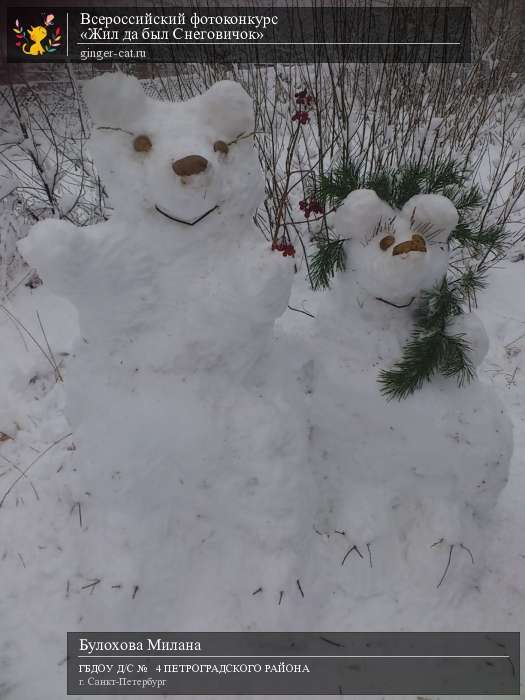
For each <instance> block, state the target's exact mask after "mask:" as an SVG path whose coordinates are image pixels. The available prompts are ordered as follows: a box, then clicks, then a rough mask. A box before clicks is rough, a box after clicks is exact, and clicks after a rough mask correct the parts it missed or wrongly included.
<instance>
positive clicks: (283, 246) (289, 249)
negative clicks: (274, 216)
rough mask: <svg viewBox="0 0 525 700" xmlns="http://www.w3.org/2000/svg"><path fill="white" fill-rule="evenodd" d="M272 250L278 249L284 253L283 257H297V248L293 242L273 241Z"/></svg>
mask: <svg viewBox="0 0 525 700" xmlns="http://www.w3.org/2000/svg"><path fill="white" fill-rule="evenodd" d="M272 250H278V251H279V252H280V253H282V254H283V257H285V258H287V257H288V256H289V257H291V258H295V248H294V247H293V245H292V244H291V243H285V242H284V241H281V242H280V243H278V242H277V241H273V243H272Z"/></svg>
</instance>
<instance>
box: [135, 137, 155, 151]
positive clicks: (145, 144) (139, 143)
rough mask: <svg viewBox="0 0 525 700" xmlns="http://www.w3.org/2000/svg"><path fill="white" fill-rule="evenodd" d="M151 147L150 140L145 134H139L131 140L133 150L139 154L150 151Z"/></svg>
mask: <svg viewBox="0 0 525 700" xmlns="http://www.w3.org/2000/svg"><path fill="white" fill-rule="evenodd" d="M152 146H153V144H152V143H151V139H150V137H149V136H146V134H140V136H137V137H135V138H134V139H133V148H134V149H135V150H136V151H138V152H139V153H147V152H148V151H151V148H152Z"/></svg>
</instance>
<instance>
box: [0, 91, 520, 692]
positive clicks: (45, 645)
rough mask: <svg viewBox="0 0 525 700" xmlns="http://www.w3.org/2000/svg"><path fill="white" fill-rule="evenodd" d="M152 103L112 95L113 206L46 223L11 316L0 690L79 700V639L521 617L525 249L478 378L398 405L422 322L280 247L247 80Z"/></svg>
mask: <svg viewBox="0 0 525 700" xmlns="http://www.w3.org/2000/svg"><path fill="white" fill-rule="evenodd" d="M92 85H93V84H92ZM138 89H139V90H140V86H138ZM119 91H120V92H119ZM108 94H111V95H112V99H113V102H109V101H108V100H107V99H104V95H108ZM142 99H143V97H142V95H141V93H140V92H137V85H136V84H134V83H127V84H126V85H124V83H123V81H122V80H120V81H119V83H110V82H108V83H105V82H104V81H102V82H100V80H99V82H98V83H96V86H95V87H91V95H89V100H88V102H89V103H90V105H89V106H90V108H91V111H92V115H93V117H94V119H95V122H96V123H97V124H98V125H99V126H105V127H111V128H106V129H102V130H99V131H95V132H94V133H95V137H94V139H93V141H92V143H91V149H92V152H93V155H94V157H95V160H96V162H97V166H98V167H99V168H100V171H101V174H102V177H103V178H104V180H105V183H106V184H107V186H108V188H109V190H110V192H109V194H110V197H111V201H112V204H113V207H114V212H113V214H112V217H111V218H110V220H109V221H107V222H103V223H100V224H96V225H94V226H92V227H87V228H82V229H80V228H78V227H75V226H74V225H73V224H70V223H67V222H59V223H58V222H56V221H53V220H49V219H48V220H46V221H45V222H43V223H40V224H38V225H37V226H36V227H35V228H34V229H33V230H32V231H31V232H30V235H29V237H28V238H27V239H25V240H24V241H23V242H22V243H21V244H20V248H21V250H22V252H23V254H24V256H26V257H27V259H28V261H29V262H30V263H31V264H32V265H35V266H36V267H37V269H38V272H39V274H40V275H41V276H42V278H43V280H44V284H43V285H42V286H39V287H37V288H36V289H30V288H28V287H26V286H25V285H23V284H21V285H20V286H19V287H18V288H17V289H16V290H15V291H14V292H13V293H12V294H10V295H9V296H8V297H7V298H6V299H5V300H4V301H3V302H2V307H1V311H2V313H1V314H0V337H1V340H2V355H1V372H0V387H1V392H2V393H1V395H2V397H3V401H2V405H1V406H0V431H1V432H2V436H3V440H2V442H1V443H0V462H1V464H0V467H1V469H0V538H1V539H0V544H1V546H0V572H1V573H2V595H1V596H0V621H1V626H0V698H4V697H5V698H6V699H7V700H11V699H13V700H25V699H26V698H32V697H35V698H42V700H59V699H60V698H65V697H66V692H65V655H66V652H65V640H66V632H67V631H73V630H79V631H80V630H85V631H104V630H107V631H111V630H115V631H117V630H122V631H126V630H133V631H137V630H166V631H170V630H177V629H179V630H180V629H185V630H228V631H230V630H231V631H233V630H251V631H254V630H280V631H285V630H305V631H315V630H324V631H345V630H356V631H365V630H367V631H382V630H402V631H408V630H418V631H427V630H436V631H437V630H449V631H478V630H479V631H481V630H490V629H492V630H498V631H506V630H512V631H520V630H524V629H525V544H524V543H523V535H522V533H523V532H525V513H524V508H523V502H524V498H525V473H524V469H523V462H524V455H525V425H524V422H525V416H524V415H523V409H522V406H523V405H524V402H525V383H524V381H523V372H524V371H525V359H524V358H525V316H524V314H523V308H522V302H521V299H522V289H523V279H524V270H525V261H523V260H521V261H517V262H510V261H509V262H508V263H506V264H505V265H502V266H501V268H499V269H497V270H494V271H493V272H492V274H491V280H490V282H491V283H490V285H489V288H488V290H487V291H486V292H484V293H483V294H482V296H481V299H480V309H479V315H480V316H481V318H482V320H483V322H484V324H485V327H486V329H487V332H488V335H489V338H490V349H489V352H488V355H487V357H486V358H485V360H484V362H483V364H482V365H481V367H480V368H479V370H478V374H479V377H480V382H475V383H473V385H472V386H470V387H467V388H465V389H463V390H462V389H458V388H457V387H455V385H454V383H453V382H452V381H448V382H446V381H444V380H439V381H436V382H435V383H434V384H433V385H432V386H429V387H425V388H424V390H423V391H422V392H421V393H419V394H418V395H416V396H414V397H412V398H411V399H409V400H408V401H407V402H405V403H401V404H395V403H390V404H387V403H386V402H385V400H384V399H383V398H382V397H381V396H380V394H379V390H378V387H377V384H376V375H377V371H378V369H379V368H380V367H384V366H385V365H388V363H389V362H391V361H392V360H393V359H395V358H396V357H397V356H398V354H399V348H400V345H401V344H402V342H403V340H404V339H405V338H406V336H407V334H408V332H409V328H410V325H409V316H408V312H407V311H405V310H395V309H393V308H392V307H390V306H387V305H384V304H382V303H381V302H377V301H375V300H374V299H372V298H367V297H366V295H363V294H362V290H358V289H357V288H356V287H355V286H354V282H353V278H352V277H351V271H348V272H347V273H346V275H345V277H344V278H343V279H342V280H341V282H340V283H339V284H338V285H336V288H335V289H334V290H333V291H330V292H324V293H313V292H312V291H311V290H309V289H308V287H307V285H306V283H305V282H304V280H303V279H302V275H301V274H298V275H295V276H294V274H293V266H292V263H291V261H290V260H287V259H285V258H284V257H282V256H281V255H280V254H279V253H278V252H276V251H273V252H272V251H271V250H270V245H269V244H268V243H267V242H266V241H265V240H264V239H263V238H262V236H261V235H260V233H259V232H258V231H257V230H256V229H255V227H254V226H253V224H252V221H251V213H252V211H253V208H254V207H255V206H256V205H257V204H258V202H259V201H260V196H261V184H260V177H259V175H258V166H257V161H256V158H255V157H254V154H253V152H252V150H251V144H250V142H249V140H248V139H241V140H240V141H237V142H235V141H236V138H237V137H238V136H239V135H240V134H242V133H249V132H250V130H251V129H253V124H252V122H251V111H250V107H249V103H248V104H247V103H246V101H245V98H244V95H243V94H242V92H239V91H237V90H236V88H235V87H232V86H231V85H229V86H228V85H225V86H224V85H223V86H222V88H219V89H218V90H216V91H215V92H212V93H211V94H209V95H207V96H203V97H202V98H198V99H197V100H195V101H194V102H192V103H191V104H183V105H162V106H161V105H156V104H153V103H150V102H148V103H144V109H143V110H138V109H136V104H137V101H141V100H142ZM115 105H116V106H117V107H118V109H116V108H115ZM132 106H133V107H134V109H131V107H132ZM143 134H146V135H147V136H148V138H149V139H150V141H151V144H152V148H151V152H150V151H147V152H144V151H142V152H136V151H134V149H133V141H134V138H136V136H137V135H143ZM218 140H221V141H227V142H235V143H232V145H230V148H229V152H228V154H227V155H226V156H224V154H223V153H222V152H221V151H220V150H215V149H214V144H215V143H216V142H217V141H218ZM194 152H198V153H199V154H200V155H201V156H202V157H204V158H206V160H207V161H208V163H207V167H206V169H205V171H203V172H202V173H200V174H197V175H194V176H190V177H191V178H198V179H197V180H195V179H192V180H190V181H189V182H187V183H185V184H184V185H181V183H180V182H179V180H177V179H176V177H175V175H174V174H173V172H172V171H171V167H166V164H167V163H171V161H172V160H175V159H180V158H182V157H184V156H186V155H188V154H189V153H194ZM170 178H171V179H170ZM159 197H160V198H161V200H162V201H160V200H159ZM155 205H157V208H155ZM215 205H218V210H214V211H212V212H211V213H210V214H209V216H206V217H205V218H204V219H203V220H202V222H201V223H199V224H197V225H196V226H194V227H188V226H185V225H184V224H181V223H177V222H176V221H173V220H172V219H169V218H168V217H166V213H167V214H168V215H169V216H172V217H173V216H175V217H177V218H179V217H182V218H185V219H188V218H196V217H197V216H199V215H200V214H201V213H205V212H207V211H208V210H210V209H212V208H214V207H215ZM158 209H161V210H162V211H163V212H164V214H163V213H162V211H159V210H158ZM181 212H183V214H181ZM292 285H293V287H292ZM290 290H291V298H290V297H289V295H290ZM288 305H289V306H290V307H292V308H289V309H287V306H288ZM293 309H303V310H306V311H308V312H309V313H311V314H312V315H313V316H314V317H315V318H312V317H311V316H310V315H307V314H304V313H299V312H297V311H294V310H293ZM37 314H38V315H37ZM274 324H275V325H274ZM37 343H38V344H37ZM57 379H58V380H59V381H57ZM61 379H63V381H60V380H61ZM508 418H510V421H511V422H512V424H513V436H511V434H510V429H509V425H510V423H509V421H508ZM509 460H510V464H509ZM507 472H508V474H507ZM507 475H508V483H506V485H505V480H506V478H507ZM491 479H492V481H491ZM486 481H488V482H489V483H488V484H487V483H485V482H486ZM500 491H501V492H500ZM480 494H482V495H480ZM461 504H463V505H464V506H465V507H464V508H463V509H461V508H459V506H460V505H461ZM474 516H475V517H474ZM440 540H441V542H440ZM439 542H440V544H437V543H439ZM432 544H436V546H435V547H432ZM354 545H355V547H356V549H354V550H353V551H351V552H350V555H349V556H348V557H347V556H346V555H347V554H348V552H349V551H350V550H351V549H352V547H354ZM452 545H453V546H454V549H453V556H452V558H451V564H450V567H449V568H448V570H447V568H446V567H447V559H448V555H449V552H450V547H451V546H452ZM343 562H344V564H342V563H343ZM444 573H446V576H444V577H443V579H442V575H443V574H444ZM122 697H124V696H122Z"/></svg>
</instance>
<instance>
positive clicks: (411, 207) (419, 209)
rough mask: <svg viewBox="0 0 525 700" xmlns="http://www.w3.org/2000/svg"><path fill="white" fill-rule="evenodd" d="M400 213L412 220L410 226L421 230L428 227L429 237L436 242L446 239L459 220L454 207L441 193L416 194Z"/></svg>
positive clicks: (443, 241) (444, 241)
mask: <svg viewBox="0 0 525 700" xmlns="http://www.w3.org/2000/svg"><path fill="white" fill-rule="evenodd" d="M401 213H402V215H403V217H404V218H406V219H409V220H410V221H411V222H413V225H412V228H414V226H416V227H418V228H419V229H421V230H422V231H423V232H424V231H425V229H428V236H429V238H431V239H432V241H436V242H437V243H446V242H447V241H448V238H449V236H450V234H451V233H452V231H453V230H454V229H455V228H456V226H457V225H458V220H459V216H458V212H457V209H456V207H455V206H454V205H453V204H452V202H451V201H450V199H448V198H447V197H444V196H443V195H442V194H416V195H415V196H414V197H411V198H410V199H409V200H408V202H406V204H405V206H404V207H403V209H402V210H401Z"/></svg>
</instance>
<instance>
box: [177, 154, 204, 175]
mask: <svg viewBox="0 0 525 700" xmlns="http://www.w3.org/2000/svg"><path fill="white" fill-rule="evenodd" d="M171 167H172V168H173V171H174V172H175V174H176V175H179V177H188V176H189V175H198V173H202V172H204V171H205V170H206V168H207V167H208V161H207V160H206V158H204V157H203V156H196V155H191V156H185V157H184V158H179V159H178V160H176V161H174V162H173V164H172V166H171Z"/></svg>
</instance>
